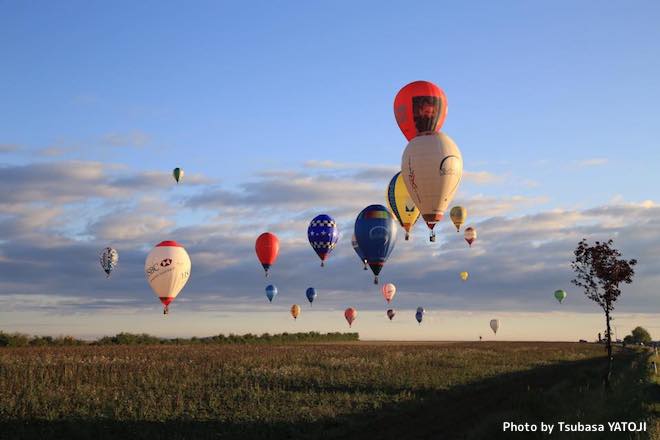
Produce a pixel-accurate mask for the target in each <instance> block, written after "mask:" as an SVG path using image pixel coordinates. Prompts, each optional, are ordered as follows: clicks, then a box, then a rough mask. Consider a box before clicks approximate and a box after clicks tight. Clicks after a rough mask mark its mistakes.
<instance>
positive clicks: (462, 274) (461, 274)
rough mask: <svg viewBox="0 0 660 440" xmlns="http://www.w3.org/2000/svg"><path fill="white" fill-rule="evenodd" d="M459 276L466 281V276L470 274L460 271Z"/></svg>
mask: <svg viewBox="0 0 660 440" xmlns="http://www.w3.org/2000/svg"><path fill="white" fill-rule="evenodd" d="M459 276H460V277H461V279H462V280H463V281H467V279H468V277H469V276H470V274H469V273H467V272H461V273H460V274H459Z"/></svg>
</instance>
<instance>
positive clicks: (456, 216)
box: [449, 206, 467, 232]
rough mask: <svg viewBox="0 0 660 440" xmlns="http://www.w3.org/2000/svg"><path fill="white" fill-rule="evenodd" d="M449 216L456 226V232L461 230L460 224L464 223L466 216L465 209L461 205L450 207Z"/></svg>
mask: <svg viewBox="0 0 660 440" xmlns="http://www.w3.org/2000/svg"><path fill="white" fill-rule="evenodd" d="M449 218H450V219H451V221H452V223H453V224H454V226H456V232H459V231H460V230H461V225H462V224H463V223H465V219H466V218H467V209H465V208H463V207H462V206H454V207H453V208H451V211H449Z"/></svg>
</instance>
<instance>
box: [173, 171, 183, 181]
mask: <svg viewBox="0 0 660 440" xmlns="http://www.w3.org/2000/svg"><path fill="white" fill-rule="evenodd" d="M172 177H174V180H176V183H179V182H180V181H181V180H183V170H182V169H181V168H174V170H172Z"/></svg>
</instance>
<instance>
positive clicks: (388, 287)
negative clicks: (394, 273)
mask: <svg viewBox="0 0 660 440" xmlns="http://www.w3.org/2000/svg"><path fill="white" fill-rule="evenodd" d="M382 292H383V298H385V301H387V303H388V304H389V303H390V301H392V298H394V294H395V293H396V286H395V285H394V284H392V283H387V284H385V285H384V286H383V290H382Z"/></svg>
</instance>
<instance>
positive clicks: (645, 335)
mask: <svg viewBox="0 0 660 440" xmlns="http://www.w3.org/2000/svg"><path fill="white" fill-rule="evenodd" d="M629 336H630V342H632V343H633V344H639V343H640V342H641V343H644V344H645V345H648V344H650V343H651V342H652V341H653V339H651V335H650V334H649V332H648V331H647V330H646V329H645V328H644V327H635V328H634V329H633V331H632V332H631V334H630V335H629ZM626 337H628V336H626Z"/></svg>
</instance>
